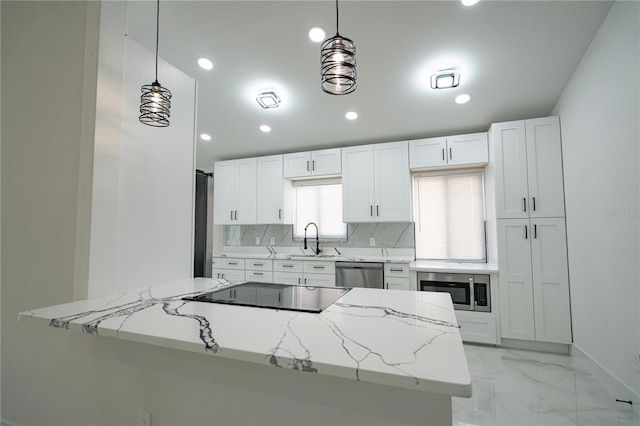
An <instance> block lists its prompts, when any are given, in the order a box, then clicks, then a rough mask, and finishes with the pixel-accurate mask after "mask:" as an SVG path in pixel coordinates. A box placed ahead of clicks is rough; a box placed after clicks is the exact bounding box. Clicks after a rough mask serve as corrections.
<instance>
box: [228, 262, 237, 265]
mask: <svg viewBox="0 0 640 426" xmlns="http://www.w3.org/2000/svg"><path fill="white" fill-rule="evenodd" d="M237 264H238V262H229V263H227V265H237Z"/></svg>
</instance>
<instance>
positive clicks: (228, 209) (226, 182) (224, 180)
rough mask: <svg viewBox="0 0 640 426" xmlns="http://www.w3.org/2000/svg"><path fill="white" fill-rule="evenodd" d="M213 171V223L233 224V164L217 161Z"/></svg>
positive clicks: (231, 162)
mask: <svg viewBox="0 0 640 426" xmlns="http://www.w3.org/2000/svg"><path fill="white" fill-rule="evenodd" d="M213 171H214V173H213V222H214V223H215V224H216V225H230V224H232V223H233V208H234V205H233V203H234V199H235V163H234V162H233V161H218V162H216V163H215V164H214V166H213Z"/></svg>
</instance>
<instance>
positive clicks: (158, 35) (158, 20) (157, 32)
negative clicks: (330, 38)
mask: <svg viewBox="0 0 640 426" xmlns="http://www.w3.org/2000/svg"><path fill="white" fill-rule="evenodd" d="M336 1H337V0H336ZM159 40H160V0H158V2H157V7H156V83H157V82H158V41H159Z"/></svg>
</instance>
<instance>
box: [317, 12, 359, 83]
mask: <svg viewBox="0 0 640 426" xmlns="http://www.w3.org/2000/svg"><path fill="white" fill-rule="evenodd" d="M338 24H339V21H338V0H336V35H335V36H333V37H331V38H329V39H327V40H325V41H324V42H323V43H322V47H321V53H320V64H321V70H320V73H321V75H322V90H323V91H324V92H326V93H330V94H332V95H346V94H348V93H351V92H353V91H354V90H356V45H355V44H354V43H353V41H352V40H351V39H348V38H346V37H342V36H341V35H340V32H339V30H338V28H339V27H338Z"/></svg>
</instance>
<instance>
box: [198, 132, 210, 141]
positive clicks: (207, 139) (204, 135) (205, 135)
mask: <svg viewBox="0 0 640 426" xmlns="http://www.w3.org/2000/svg"><path fill="white" fill-rule="evenodd" d="M200 139H202V140H203V141H210V140H211V135H208V134H206V133H200Z"/></svg>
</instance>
